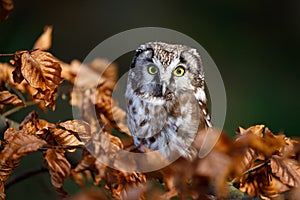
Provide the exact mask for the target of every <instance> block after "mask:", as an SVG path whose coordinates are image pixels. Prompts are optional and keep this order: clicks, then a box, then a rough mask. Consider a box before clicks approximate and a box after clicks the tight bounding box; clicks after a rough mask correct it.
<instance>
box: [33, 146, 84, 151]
mask: <svg viewBox="0 0 300 200" xmlns="http://www.w3.org/2000/svg"><path fill="white" fill-rule="evenodd" d="M83 148H85V146H83V145H73V146H72V145H69V146H52V145H46V146H43V147H41V148H39V149H38V151H47V150H48V149H65V150H68V149H83Z"/></svg>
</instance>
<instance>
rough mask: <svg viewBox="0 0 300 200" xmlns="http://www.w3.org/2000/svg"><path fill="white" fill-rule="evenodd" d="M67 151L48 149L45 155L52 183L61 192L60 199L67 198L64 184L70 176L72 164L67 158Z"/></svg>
mask: <svg viewBox="0 0 300 200" xmlns="http://www.w3.org/2000/svg"><path fill="white" fill-rule="evenodd" d="M64 153H65V151H64V150H61V149H48V150H47V151H46V153H44V159H45V162H46V164H47V167H48V170H49V173H50V176H51V183H52V185H53V186H54V187H55V188H56V190H57V192H59V195H60V197H65V196H66V193H65V192H64V190H63V182H64V180H65V179H66V178H67V177H68V176H69V175H70V170H71V164H70V163H69V161H68V160H67V158H66V157H65V154H64Z"/></svg>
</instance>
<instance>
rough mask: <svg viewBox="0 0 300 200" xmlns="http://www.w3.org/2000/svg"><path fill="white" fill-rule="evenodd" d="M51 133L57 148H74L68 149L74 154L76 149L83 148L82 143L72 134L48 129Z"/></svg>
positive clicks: (56, 129) (57, 129)
mask: <svg viewBox="0 0 300 200" xmlns="http://www.w3.org/2000/svg"><path fill="white" fill-rule="evenodd" d="M48 130H49V131H50V133H51V136H52V138H53V139H54V141H55V145H59V146H68V147H72V146H74V148H69V149H68V151H69V152H74V151H75V150H76V147H78V146H83V145H84V143H83V142H81V141H80V140H79V139H78V138H77V137H76V136H75V134H74V133H71V132H70V131H67V130H63V129H59V128H49V129H48Z"/></svg>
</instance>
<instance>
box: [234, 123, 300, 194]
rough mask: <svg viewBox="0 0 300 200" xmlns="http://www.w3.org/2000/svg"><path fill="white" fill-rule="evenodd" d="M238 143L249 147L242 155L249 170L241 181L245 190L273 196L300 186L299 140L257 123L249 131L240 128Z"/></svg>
mask: <svg viewBox="0 0 300 200" xmlns="http://www.w3.org/2000/svg"><path fill="white" fill-rule="evenodd" d="M236 144H237V146H241V145H244V146H245V148H244V150H243V151H242V152H243V155H241V157H240V158H241V168H242V169H243V170H244V171H245V173H244V174H243V175H242V176H241V177H240V179H239V180H238V183H239V189H240V190H241V191H243V192H246V193H247V194H249V195H252V196H260V197H261V198H265V199H270V198H274V197H277V196H279V195H280V194H282V193H283V192H286V191H288V190H290V189H291V188H295V187H297V186H298V185H299V180H300V164H299V161H298V160H296V159H295V158H296V154H297V153H296V150H295V146H296V145H297V144H298V142H297V141H296V140H292V139H290V138H288V137H286V136H285V135H283V134H279V135H274V134H273V133H272V132H271V131H270V130H269V129H268V128H265V129H264V127H263V126H253V127H250V128H248V129H247V130H245V129H241V128H240V132H239V137H238V139H237V140H236ZM235 163H238V162H237V161H236V162H235ZM237 165H238V164H237Z"/></svg>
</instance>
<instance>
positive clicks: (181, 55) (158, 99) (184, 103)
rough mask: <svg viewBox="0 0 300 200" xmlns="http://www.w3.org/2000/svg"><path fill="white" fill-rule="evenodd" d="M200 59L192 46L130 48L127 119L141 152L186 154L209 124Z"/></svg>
mask: <svg viewBox="0 0 300 200" xmlns="http://www.w3.org/2000/svg"><path fill="white" fill-rule="evenodd" d="M204 87H205V84H204V71H203V66H202V61H201V58H200V55H199V53H198V52H197V50H196V49H194V48H191V47H188V46H185V45H177V44H167V43H163V42H149V43H146V44H143V45H141V46H140V47H139V48H138V49H137V50H136V52H135V55H134V57H133V60H132V63H131V66H130V70H129V73H128V81H127V88H126V92H125V99H126V104H127V123H128V127H129V130H130V132H131V134H132V137H133V141H134V145H135V146H136V147H137V148H138V149H140V150H141V151H145V148H148V149H150V150H157V151H159V152H160V153H161V154H162V155H163V156H165V157H167V158H168V157H170V156H171V155H180V156H182V157H185V158H190V157H191V154H192V151H193V149H192V148H191V144H192V142H193V140H194V138H195V136H196V135H197V133H199V132H200V131H201V130H203V129H205V128H207V127H210V126H211V122H210V115H209V113H208V110H207V107H206V100H207V98H206V94H205V89H204Z"/></svg>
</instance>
